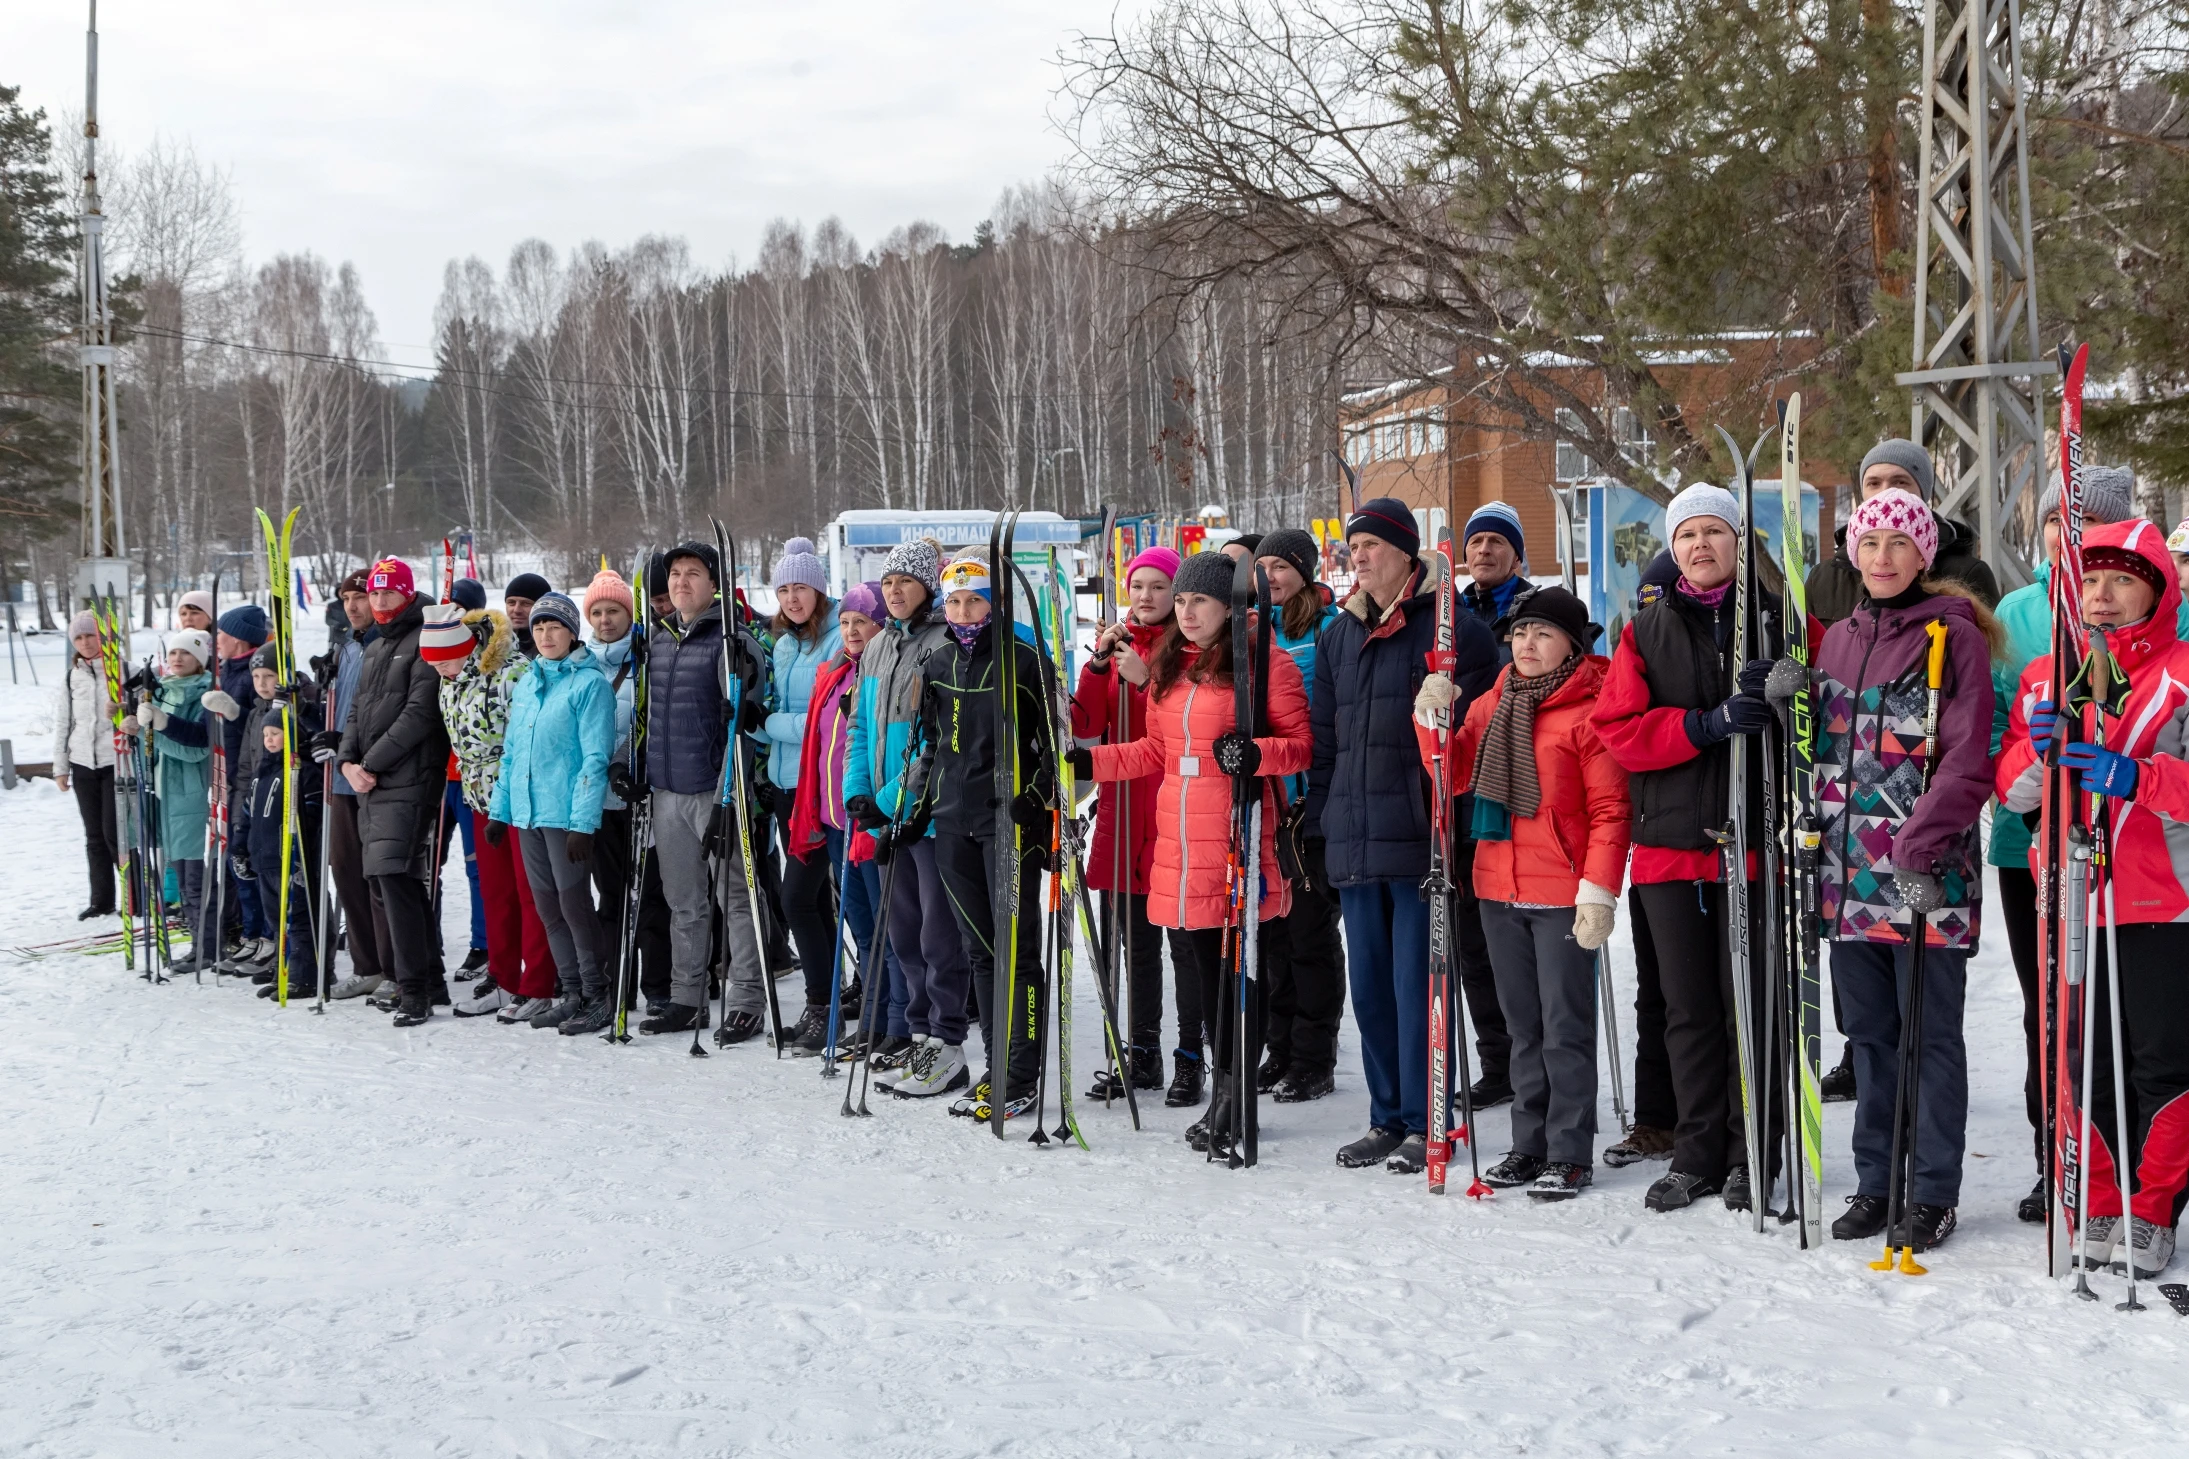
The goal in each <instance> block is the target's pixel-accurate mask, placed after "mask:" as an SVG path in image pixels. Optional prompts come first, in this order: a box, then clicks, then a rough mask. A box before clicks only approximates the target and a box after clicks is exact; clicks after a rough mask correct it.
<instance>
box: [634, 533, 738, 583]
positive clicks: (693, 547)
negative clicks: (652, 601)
mask: <svg viewBox="0 0 2189 1459" xmlns="http://www.w3.org/2000/svg"><path fill="white" fill-rule="evenodd" d="M682 557H690V558H695V559H697V560H698V562H699V565H700V566H701V567H704V568H705V569H707V579H708V581H710V582H712V583H713V584H714V585H715V586H716V587H718V588H719V587H721V586H722V559H721V558H720V557H719V556H718V555H717V554H716V552H715V550H714V548H713V547H711V546H709V545H708V544H707V543H705V542H679V543H678V544H677V545H676V546H674V547H672V548H670V549H669V550H668V551H667V552H666V553H664V554H663V555H662V559H661V581H662V584H663V586H664V587H666V586H667V584H668V581H669V569H670V568H672V567H675V566H676V564H677V559H678V558H682ZM653 590H654V589H653V580H652V579H650V578H649V579H648V580H647V585H646V591H647V592H649V593H651V592H652V591H653Z"/></svg>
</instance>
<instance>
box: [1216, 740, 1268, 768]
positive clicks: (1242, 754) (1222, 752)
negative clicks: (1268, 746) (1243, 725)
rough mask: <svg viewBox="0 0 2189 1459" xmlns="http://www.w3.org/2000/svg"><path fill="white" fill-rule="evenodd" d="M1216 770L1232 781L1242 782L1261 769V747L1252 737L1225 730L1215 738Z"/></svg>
mask: <svg viewBox="0 0 2189 1459" xmlns="http://www.w3.org/2000/svg"><path fill="white" fill-rule="evenodd" d="M1215 750H1216V768H1217V769H1219V770H1221V771H1223V772H1224V773H1225V774H1226V775H1229V776H1231V777H1232V778H1233V779H1234V780H1244V779H1246V778H1248V777H1249V776H1251V775H1253V774H1254V773H1255V772H1256V771H1258V770H1260V769H1261V768H1262V747H1261V746H1260V745H1257V744H1255V743H1254V736H1252V735H1243V734H1240V733H1239V732H1238V731H1237V730H1235V729H1230V730H1225V731H1224V732H1223V733H1222V734H1220V735H1218V736H1217V737H1216V745H1215Z"/></svg>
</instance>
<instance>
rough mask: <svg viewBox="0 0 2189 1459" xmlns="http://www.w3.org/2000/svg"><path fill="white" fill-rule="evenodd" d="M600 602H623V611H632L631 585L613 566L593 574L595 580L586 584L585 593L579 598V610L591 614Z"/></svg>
mask: <svg viewBox="0 0 2189 1459" xmlns="http://www.w3.org/2000/svg"><path fill="white" fill-rule="evenodd" d="M599 602H608V603H621V604H622V605H623V611H624V612H626V613H631V612H633V611H634V610H633V609H632V607H631V585H630V584H629V583H627V582H625V581H624V580H623V575H622V574H621V573H619V572H617V571H615V570H614V569H613V568H606V567H604V568H602V569H601V570H600V571H599V572H597V573H595V574H593V580H592V581H591V582H589V583H587V584H586V585H585V595H584V596H583V597H582V598H581V599H580V600H579V603H578V611H579V612H581V613H586V614H590V613H591V612H592V611H593V605H594V604H595V603H599Z"/></svg>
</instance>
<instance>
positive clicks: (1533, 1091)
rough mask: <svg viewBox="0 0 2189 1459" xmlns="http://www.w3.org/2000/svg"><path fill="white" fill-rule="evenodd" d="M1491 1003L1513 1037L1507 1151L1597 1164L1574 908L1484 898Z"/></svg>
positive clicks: (1590, 995)
mask: <svg viewBox="0 0 2189 1459" xmlns="http://www.w3.org/2000/svg"><path fill="white" fill-rule="evenodd" d="M1482 932H1483V936H1484V938H1485V939H1486V940H1487V941H1488V942H1489V944H1490V967H1491V969H1492V970H1493V971H1494V972H1495V973H1496V975H1497V1002H1498V1006H1499V1007H1500V1008H1502V1009H1503V1010H1504V1012H1505V1026H1506V1028H1507V1029H1509V1030H1510V1031H1511V1032H1512V1039H1513V1055H1512V1081H1513V1126H1512V1128H1513V1146H1512V1147H1513V1149H1514V1150H1515V1151H1517V1152H1519V1153H1520V1154H1522V1155H1533V1156H1536V1157H1537V1158H1539V1159H1544V1160H1564V1161H1570V1162H1572V1163H1573V1164H1575V1165H1593V1164H1595V1162H1596V954H1595V953H1593V952H1588V951H1585V950H1583V948H1582V946H1581V944H1580V943H1578V942H1575V941H1574V940H1573V908H1571V907H1517V906H1514V905H1513V904H1512V903H1511V902H1492V901H1487V900H1485V901H1483V903H1482Z"/></svg>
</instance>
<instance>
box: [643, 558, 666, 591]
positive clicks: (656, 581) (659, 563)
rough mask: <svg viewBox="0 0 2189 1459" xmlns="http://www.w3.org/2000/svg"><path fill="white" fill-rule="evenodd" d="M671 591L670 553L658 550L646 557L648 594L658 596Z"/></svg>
mask: <svg viewBox="0 0 2189 1459" xmlns="http://www.w3.org/2000/svg"><path fill="white" fill-rule="evenodd" d="M668 591H669V554H668V553H666V552H657V553H655V554H654V555H653V556H651V557H649V558H647V559H646V596H647V597H649V598H658V597H660V596H661V595H662V594H663V593H666V592H668Z"/></svg>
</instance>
